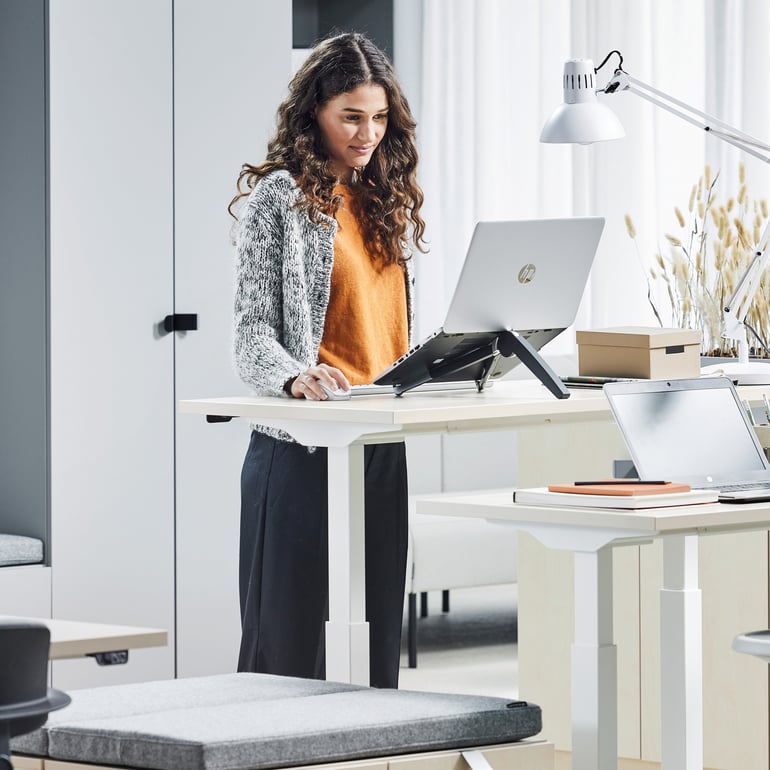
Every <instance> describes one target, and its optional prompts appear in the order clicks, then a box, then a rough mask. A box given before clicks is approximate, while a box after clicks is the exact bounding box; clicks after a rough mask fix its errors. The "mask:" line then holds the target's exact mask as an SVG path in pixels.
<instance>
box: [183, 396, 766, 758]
mask: <svg viewBox="0 0 770 770" xmlns="http://www.w3.org/2000/svg"><path fill="white" fill-rule="evenodd" d="M739 391H740V394H741V397H743V398H747V399H749V400H752V401H761V397H762V393H763V392H764V389H763V388H762V387H754V388H752V387H747V388H740V389H739ZM179 411H180V412H182V413H186V414H198V415H208V416H215V417H226V418H232V417H242V418H246V419H248V420H249V421H250V422H257V423H260V424H262V425H268V426H272V427H276V428H281V429H283V430H285V431H286V432H288V433H289V434H290V435H292V436H293V437H294V438H295V439H296V440H297V441H299V442H300V443H301V444H305V445H307V446H322V447H328V450H329V455H328V457H329V459H328V463H329V468H328V474H329V492H328V494H329V621H328V623H327V627H326V675H327V678H329V679H331V680H336V681H341V682H354V683H358V684H366V683H368V681H369V629H368V624H367V623H366V620H365V618H366V615H365V599H364V568H365V565H364V517H363V509H364V481H363V479H364V463H363V458H364V453H363V446H364V445H365V444H371V443H379V442H387V441H399V440H402V439H403V438H404V437H406V436H409V435H414V434H424V433H442V432H459V431H481V430H505V429H510V428H516V427H521V426H532V425H545V424H547V423H575V424H578V423H586V422H600V421H603V422H611V421H612V420H613V418H612V414H611V412H610V409H609V405H608V403H607V400H606V398H605V397H604V394H603V393H602V391H600V390H587V389H585V390H574V391H572V394H571V397H570V398H568V399H556V398H554V397H553V396H552V395H551V394H550V393H548V391H546V390H545V388H544V387H543V386H542V385H541V384H540V383H539V382H535V381H507V382H498V383H495V385H494V387H492V388H489V389H487V390H485V391H483V392H482V393H475V392H472V391H468V392H458V391H446V392H441V393H425V392H422V393H418V392H410V393H407V394H405V395H404V396H402V397H400V398H395V397H393V396H390V395H384V396H358V397H355V398H353V399H350V400H349V401H325V402H315V401H303V400H300V399H288V398H275V397H272V398H271V397H267V398H265V397H262V398H257V397H247V396H240V397H229V398H227V397H226V398H209V399H193V400H183V401H180V402H179ZM244 451H245V450H244ZM562 480H563V479H562ZM446 500H447V497H446V496H442V506H444V504H445V501H446ZM507 500H508V501H510V495H508V497H507ZM499 502H500V507H499V508H498V509H496V510H494V511H492V512H490V510H489V509H488V508H487V506H479V503H478V499H477V502H476V503H475V504H473V505H471V504H470V503H469V501H468V499H465V503H466V504H468V507H466V508H464V507H463V505H461V504H460V502H459V501H458V503H457V505H456V513H457V515H470V513H469V512H468V511H469V510H473V509H475V510H476V511H477V513H476V514H473V515H479V516H483V517H484V518H496V517H497V514H498V513H500V511H501V510H502V509H504V508H505V506H504V505H503V503H504V502H505V501H503V500H502V499H501V500H500V501H499ZM507 507H508V508H511V509H512V508H513V505H512V504H509V505H508V506H507ZM461 508H462V509H463V512H461V510H460V509H461ZM741 508H743V509H744V510H743V511H742V512H741V511H740V510H738V509H741ZM421 510H423V511H426V510H427V509H426V508H425V507H423V508H422V509H421ZM530 510H533V509H530ZM555 510H556V509H547V512H546V514H543V515H545V516H554V515H555V514H554V511H555ZM676 510H677V511H678V512H679V513H681V511H680V509H676ZM752 510H753V512H754V515H755V516H756V521H755V522H754V524H755V525H756V527H757V528H765V527H766V526H770V508H768V509H767V513H764V512H763V511H764V510H765V509H764V508H760V509H759V510H757V509H752V507H747V506H731V507H729V511H727V514H729V515H725V516H724V519H725V522H727V521H729V522H730V524H731V526H730V527H727V526H726V524H725V526H724V528H725V529H735V526H734V525H735V523H736V522H735V517H736V514H739V515H749V514H751V513H752ZM448 511H449V508H444V507H442V509H441V512H442V513H447V512H448ZM536 513H537V520H536V522H534V523H536V524H537V525H538V526H539V525H540V524H541V523H542V519H541V518H540V516H541V514H540V511H539V510H538V511H537V512H536ZM590 514H591V512H590V511H589V512H584V513H583V514H578V516H577V517H575V519H574V520H573V521H572V522H571V524H570V526H569V527H567V526H564V522H562V524H561V525H560V526H559V527H557V528H556V530H558V531H560V532H561V533H562V534H561V536H560V537H561V538H562V539H561V541H560V542H561V546H560V547H563V548H566V549H569V550H577V551H578V552H579V554H578V553H576V567H575V570H576V579H577V580H579V581H580V583H581V585H583V586H593V589H592V590H591V591H589V594H590V597H591V598H590V600H589V601H588V606H583V605H585V604H586V601H585V596H583V592H582V591H581V595H580V597H579V599H580V611H579V612H576V624H577V626H579V628H576V630H578V631H579V636H578V637H577V639H576V648H577V651H576V657H577V658H581V659H582V657H585V658H586V659H587V660H588V662H587V663H586V664H585V665H583V663H581V662H579V661H578V660H576V661H575V664H574V665H573V670H574V671H576V672H578V675H580V682H579V683H578V684H579V686H578V687H573V691H581V692H582V695H581V700H580V703H579V708H578V709H574V708H573V725H574V728H573V735H576V736H577V740H574V739H573V761H574V762H575V764H574V767H575V768H579V769H580V770H584V769H586V770H587V769H588V768H590V769H591V770H597V768H599V770H606V769H607V768H614V767H616V763H617V758H616V755H617V749H616V748H615V746H616V743H617V715H616V712H615V699H616V694H615V691H614V689H613V687H612V685H611V683H614V682H615V679H616V670H615V658H614V648H613V647H612V616H611V607H610V606H609V604H608V602H609V601H610V600H611V593H612V589H611V582H609V581H610V578H611V570H612V566H611V559H610V555H611V554H610V553H609V549H607V548H604V546H607V545H608V544H614V545H617V544H619V543H620V542H621V541H623V540H626V541H629V542H631V541H633V542H636V543H638V542H639V541H640V540H645V539H651V538H653V537H656V536H659V535H662V534H664V530H661V529H659V526H658V525H657V524H655V523H654V522H662V521H665V520H667V519H665V517H664V516H663V514H662V513H661V512H658V513H657V514H656V515H655V518H654V521H653V519H652V518H651V517H646V516H642V517H640V518H635V517H628V516H624V517H617V516H616V517H614V518H613V519H612V523H611V524H607V525H606V526H605V525H601V526H599V525H598V524H597V525H596V526H594V525H591V526H587V525H586V523H585V522H586V520H587V519H586V517H587V516H590ZM510 515H512V514H511V513H510V512H509V511H507V512H506V516H510ZM532 515H534V514H532ZM677 515H678V514H672V516H673V517H674V519H676V518H677ZM503 518H505V516H503ZM525 521H526V517H525V518H524V519H520V520H519V526H520V527H521V528H524V529H529V526H527V527H525V526H524V523H525ZM591 521H593V522H599V521H602V522H608V521H609V517H607V516H606V514H603V515H602V517H600V518H599V519H595V518H593V519H591ZM669 521H670V520H669ZM579 522H582V523H579ZM621 522H623V523H622V524H621ZM712 522H713V520H712ZM694 526H695V529H696V530H697V528H698V526H700V525H694ZM710 526H714V525H713V523H712V524H711V525H710ZM538 531H539V530H538ZM665 531H666V532H669V531H670V532H673V531H674V530H665ZM682 531H686V532H689V533H692V532H693V528H692V527H689V528H688V527H681V528H680V529H679V530H678V532H679V533H681V532H682ZM552 534H553V533H552ZM543 536H545V535H543ZM553 537H554V538H555V537H556V535H555V534H553ZM573 537H574V538H577V537H580V548H578V549H575V548H573V546H574V545H575V542H577V541H576V540H573V539H572V538H573ZM693 540H694V538H692V537H687V536H684V535H681V534H677V535H676V536H675V537H671V538H668V537H667V538H666V541H665V542H666V560H667V565H668V567H667V574H666V576H665V580H666V586H667V588H666V589H665V590H664V593H665V594H666V598H665V604H666V607H668V608H670V609H667V610H665V612H666V618H665V620H666V624H665V625H666V628H667V632H666V633H667V638H668V637H673V635H674V631H673V630H672V629H673V626H674V625H675V623H676V621H675V618H682V617H684V613H685V612H690V613H693V612H695V611H696V610H695V608H696V606H697V612H698V614H699V613H700V596H699V593H698V589H697V574H696V573H697V554H695V553H694V552H693V549H694V545H693ZM556 542H557V541H556V540H554V539H552V538H551V537H550V536H549V543H552V544H555V543H556ZM693 564H695V573H694V572H693ZM586 595H588V594H586ZM696 595H697V597H696ZM680 605H681V606H680ZM696 623H697V620H696V619H695V618H693V617H687V618H686V622H684V621H682V622H681V628H680V629H679V631H678V632H677V633H678V634H679V642H678V644H679V650H678V651H676V650H667V651H666V660H667V661H668V662H667V663H665V664H664V665H665V668H664V674H665V675H664V681H666V689H665V696H664V710H663V715H664V716H663V718H664V725H665V736H666V737H664V745H663V751H664V754H665V756H666V757H667V759H666V760H664V761H665V762H666V763H667V764H666V765H665V768H666V770H669V768H670V770H691V769H692V768H695V767H696V766H697V765H695V764H692V763H690V764H688V765H685V764H683V763H682V764H677V760H676V759H674V758H673V757H675V756H676V755H675V753H674V750H673V749H672V745H671V742H672V740H673V743H674V744H675V746H676V747H679V746H680V743H681V737H680V736H679V734H678V730H679V728H678V727H677V726H673V725H672V723H671V721H670V720H671V719H672V718H673V717H672V716H671V715H672V714H673V715H678V716H677V717H676V718H677V719H680V720H681V724H685V725H687V729H688V731H689V732H688V734H687V736H686V741H687V743H686V745H685V747H684V751H685V753H686V754H687V755H688V757H692V756H694V752H696V751H702V748H698V749H696V748H695V744H697V745H698V747H702V740H701V739H700V736H701V734H702V718H701V716H700V711H697V709H700V689H698V691H697V692H695V693H691V692H689V691H686V690H685V684H686V685H687V687H690V686H692V683H693V682H694V681H696V680H697V682H698V686H699V683H700V674H698V676H697V677H695V676H694V675H692V673H691V672H688V675H687V676H686V677H685V678H684V680H683V681H680V682H673V681H671V680H670V679H669V673H670V674H671V675H672V676H673V675H677V676H679V677H680V679H682V677H683V672H684V665H685V663H686V664H688V665H691V666H692V665H696V664H697V665H699V661H697V662H696V661H695V660H694V658H693V656H692V655H693V654H694V653H693V654H688V655H687V656H685V649H686V643H689V641H690V640H691V639H692V638H693V636H694V635H693V632H692V629H693V628H695V626H696ZM698 633H700V632H698ZM699 649H700V637H699V636H698V644H697V650H699ZM581 672H583V673H582V675H581ZM585 672H588V674H586V673H585ZM584 680H585V681H584ZM670 691H671V692H673V691H676V692H677V693H678V694H680V695H681V698H680V700H681V699H684V702H681V703H680V702H671V701H669V700H668V694H669V692H670ZM591 692H593V695H592V696H589V693H591ZM589 697H590V698H592V700H589ZM678 697H679V696H678ZM691 706H692V708H693V709H696V710H695V711H691V712H689V713H688V709H689V708H690V707H691ZM678 724H679V723H678ZM594 758H595V759H594ZM688 761H690V760H689V759H688ZM672 762H673V764H671V763H672ZM701 768H702V765H701Z"/></svg>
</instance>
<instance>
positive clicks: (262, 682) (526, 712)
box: [11, 673, 553, 770]
mask: <svg viewBox="0 0 770 770" xmlns="http://www.w3.org/2000/svg"><path fill="white" fill-rule="evenodd" d="M69 695H70V696H71V697H72V704H71V705H70V706H68V707H67V708H65V709H62V710H61V711H58V712H54V713H52V714H51V715H50V716H49V718H48V722H47V723H46V725H44V726H43V727H42V728H40V729H38V730H36V731H34V732H32V733H29V734H27V735H22V736H19V737H17V738H14V739H12V744H11V745H12V749H13V752H14V754H15V755H22V761H23V762H25V764H24V767H29V766H34V765H29V764H26V763H27V762H29V761H32V760H29V759H25V755H26V757H37V758H42V759H43V760H44V762H43V763H42V764H40V765H39V767H41V768H46V767H55V768H59V769H61V770H65V769H66V768H73V770H74V768H75V767H76V766H79V765H80V764H88V765H91V766H96V767H99V768H148V769H151V770H267V769H268V768H283V767H302V766H307V765H316V766H317V765H319V764H328V763H342V765H340V766H341V767H352V766H353V765H354V766H356V767H362V766H367V767H374V766H375V765H376V766H377V767H378V768H383V769H384V768H388V767H389V765H390V764H391V763H393V762H395V761H396V758H398V762H399V763H400V764H401V765H403V764H404V763H406V765H410V767H402V770H412V768H414V770H418V768H420V767H422V768H424V769H425V770H457V768H459V767H461V765H458V764H457V763H458V761H459V757H460V755H461V754H462V753H465V754H468V752H471V753H470V754H468V757H469V761H473V759H474V758H475V759H476V760H478V761H479V762H480V764H476V765H474V767H489V765H491V766H492V767H493V768H494V770H519V768H521V770H523V769H524V768H529V769H530V770H551V769H552V768H553V746H552V744H550V743H547V742H544V741H540V740H532V736H535V735H536V734H537V733H538V732H539V731H540V729H541V714H540V708H539V707H538V706H536V705H534V704H530V703H526V702H522V701H510V700H506V699H504V698H493V697H487V696H473V695H447V694H441V693H424V692H412V691H406V690H378V689H375V688H370V687H363V686H359V685H351V684H341V683H336V682H325V681H319V680H309V679H296V678H292V677H278V676H269V675H266V674H246V673H242V674H225V675H218V676H208V677H198V678H191V679H175V680H169V681H163V682H148V683H142V684H128V685H118V686H111V687H100V688H95V689H89V690H75V691H71V692H70V693H69ZM477 751H478V752H480V754H477V753H476V752H477ZM485 757H486V761H485V759H484V758H485ZM428 758H430V762H427V763H426V761H425V760H426V759H428ZM431 762H433V764H431ZM436 762H438V764H436ZM71 763H72V764H71ZM421 763H422V764H421ZM442 763H443V764H442ZM486 763H489V765H487V764H486ZM20 766H21V765H20ZM394 767H395V766H394Z"/></svg>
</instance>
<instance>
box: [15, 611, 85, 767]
mask: <svg viewBox="0 0 770 770" xmlns="http://www.w3.org/2000/svg"><path fill="white" fill-rule="evenodd" d="M50 640H51V634H50V632H49V630H48V628H46V626H44V625H42V624H40V623H29V622H25V621H21V620H6V621H0V768H3V770H7V769H8V768H13V765H12V764H11V747H10V741H11V738H12V737H13V736H15V735H24V733H29V732H32V730H36V729H37V728H38V727H42V726H43V725H44V724H45V722H46V719H48V712H50V711H55V710H56V709H60V708H63V707H64V706H66V705H67V704H68V703H69V702H70V697H69V695H67V694H66V693H63V692H60V691H59V690H52V689H51V688H49V687H48V686H47V678H48V646H49V644H50Z"/></svg>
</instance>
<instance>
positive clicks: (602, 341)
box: [575, 326, 701, 348]
mask: <svg viewBox="0 0 770 770" xmlns="http://www.w3.org/2000/svg"><path fill="white" fill-rule="evenodd" d="M575 338H576V340H577V343H578V345H606V346H608V347H609V346H611V347H616V348H617V347H619V348H664V347H669V346H670V345H700V341H701V332H700V330H699V329H664V328H661V327H657V326H654V327H653V326H613V327H609V328H606V329H583V330H579V331H577V332H576V333H575Z"/></svg>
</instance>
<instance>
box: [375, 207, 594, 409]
mask: <svg viewBox="0 0 770 770" xmlns="http://www.w3.org/2000/svg"><path fill="white" fill-rule="evenodd" d="M603 228H604V219H603V218H601V217H575V218H570V219H536V220H523V221H510V222H478V223H477V225H476V228H475V230H474V232H473V237H472V239H471V242H470V246H469V247H468V252H467V254H466V257H465V262H464V264H463V268H462V271H461V273H460V277H459V279H458V281H457V286H456V287H455V291H454V295H453V297H452V301H451V303H450V305H449V310H448V311H447V314H446V319H445V320H444V324H443V326H442V327H441V328H439V329H437V330H436V331H435V332H433V334H431V335H430V336H429V337H427V338H426V339H424V340H422V341H421V342H420V343H419V344H418V345H415V346H414V347H413V348H412V349H411V350H410V351H409V352H408V353H406V354H405V355H403V356H402V357H401V358H399V359H398V361H396V362H395V363H394V364H392V365H391V366H390V367H388V369H386V370H385V371H384V372H382V373H381V374H380V375H378V376H377V377H376V378H375V380H374V382H375V384H377V385H389V386H393V388H394V390H395V392H396V393H401V392H404V391H405V390H408V389H410V388H412V387H416V386H418V385H421V384H423V383H428V382H430V383H442V382H443V383H445V382H461V381H473V382H475V383H476V385H477V387H478V388H479V389H481V388H482V387H483V386H484V383H486V382H487V381H488V380H494V379H496V378H499V377H501V376H502V375H504V374H506V373H507V372H509V371H510V370H511V369H513V368H514V367H515V366H516V365H517V364H519V363H520V362H521V360H524V361H525V362H526V363H527V365H528V366H530V368H532V369H533V371H535V372H536V373H538V372H537V369H538V367H539V366H540V365H542V366H546V368H547V365H545V363H544V362H543V361H542V359H539V357H538V356H537V353H536V352H535V351H538V350H540V348H542V347H543V345H545V344H546V343H547V342H550V341H551V340H552V339H553V338H554V337H556V336H557V335H558V334H560V333H561V332H562V331H564V329H566V328H567V327H568V326H570V325H571V324H572V323H573V322H574V320H575V315H576V314H577V310H578V306H579V304H580V299H581V297H582V296H583V290H584V288H585V285H586V281H587V280H588V273H589V272H590V270H591V265H592V264H593V259H594V255H595V254H596V248H597V246H598V245H599V238H600V237H601V234H602V230H603ZM533 359H534V360H533ZM549 371H550V370H549ZM551 375H552V373H551ZM538 376H540V374H538ZM554 377H555V375H554ZM541 379H543V378H542V377H541ZM543 381H544V382H545V380H543ZM546 384H547V383H546ZM560 397H563V396H560Z"/></svg>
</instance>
